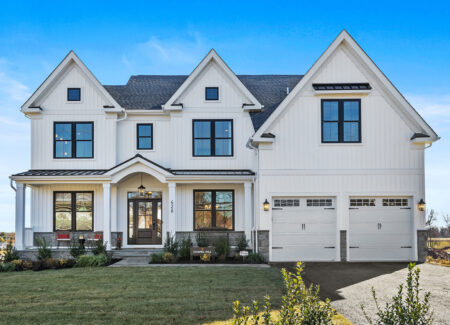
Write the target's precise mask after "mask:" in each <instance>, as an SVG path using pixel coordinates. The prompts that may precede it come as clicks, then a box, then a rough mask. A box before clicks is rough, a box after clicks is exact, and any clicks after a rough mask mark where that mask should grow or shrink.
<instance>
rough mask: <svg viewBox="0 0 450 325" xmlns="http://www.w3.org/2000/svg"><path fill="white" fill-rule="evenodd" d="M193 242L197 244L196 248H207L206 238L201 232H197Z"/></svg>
mask: <svg viewBox="0 0 450 325" xmlns="http://www.w3.org/2000/svg"><path fill="white" fill-rule="evenodd" d="M195 241H196V242H197V246H198V247H208V237H207V235H206V234H205V233H204V232H202V231H199V232H197V234H196V235H195Z"/></svg>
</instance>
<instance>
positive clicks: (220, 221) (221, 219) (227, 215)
mask: <svg viewBox="0 0 450 325" xmlns="http://www.w3.org/2000/svg"><path fill="white" fill-rule="evenodd" d="M216 228H225V229H233V212H232V211H217V212H216Z"/></svg>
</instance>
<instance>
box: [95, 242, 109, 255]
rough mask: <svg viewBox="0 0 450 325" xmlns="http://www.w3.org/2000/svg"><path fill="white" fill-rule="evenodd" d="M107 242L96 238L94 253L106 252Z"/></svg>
mask: <svg viewBox="0 0 450 325" xmlns="http://www.w3.org/2000/svg"><path fill="white" fill-rule="evenodd" d="M106 244H107V242H105V243H103V240H101V239H100V240H96V241H95V242H94V246H93V247H92V254H94V255H100V254H105V255H107V254H106V253H107V252H106Z"/></svg>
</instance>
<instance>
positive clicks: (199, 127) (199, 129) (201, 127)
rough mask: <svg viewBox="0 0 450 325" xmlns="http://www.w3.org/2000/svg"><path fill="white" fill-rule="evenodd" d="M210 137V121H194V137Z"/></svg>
mask: <svg viewBox="0 0 450 325" xmlns="http://www.w3.org/2000/svg"><path fill="white" fill-rule="evenodd" d="M210 137H211V122H209V121H201V122H200V121H196V122H194V138H210Z"/></svg>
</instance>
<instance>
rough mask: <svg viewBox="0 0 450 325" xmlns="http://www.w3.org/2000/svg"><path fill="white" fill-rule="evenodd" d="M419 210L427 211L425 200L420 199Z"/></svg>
mask: <svg viewBox="0 0 450 325" xmlns="http://www.w3.org/2000/svg"><path fill="white" fill-rule="evenodd" d="M417 209H419V211H425V201H424V200H423V199H420V201H419V203H417Z"/></svg>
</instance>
